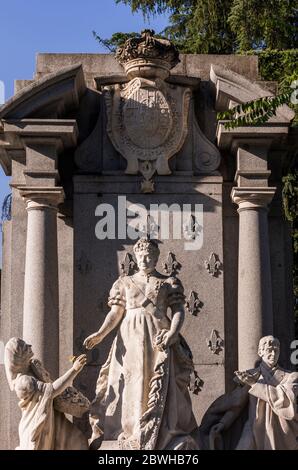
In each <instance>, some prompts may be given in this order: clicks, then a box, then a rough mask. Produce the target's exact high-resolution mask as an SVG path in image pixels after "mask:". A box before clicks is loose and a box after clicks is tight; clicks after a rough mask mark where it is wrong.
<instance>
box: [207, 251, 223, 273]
mask: <svg viewBox="0 0 298 470" xmlns="http://www.w3.org/2000/svg"><path fill="white" fill-rule="evenodd" d="M204 264H205V268H206V269H207V271H208V272H209V274H210V275H211V276H213V277H216V276H218V274H219V272H220V267H221V262H220V261H219V259H218V256H217V255H216V254H215V253H211V255H210V256H209V260H208V261H207V260H206V261H205V263H204Z"/></svg>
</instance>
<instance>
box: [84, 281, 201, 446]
mask: <svg viewBox="0 0 298 470" xmlns="http://www.w3.org/2000/svg"><path fill="white" fill-rule="evenodd" d="M113 305H120V306H122V307H124V308H125V314H124V318H123V320H122V322H121V325H120V327H119V330H118V333H117V336H116V338H115V340H114V342H113V345H112V348H111V350H110V354H109V357H108V359H107V361H106V363H105V364H104V365H103V367H102V368H101V371H100V374H99V378H98V382H97V389H96V393H97V396H96V399H95V400H94V402H93V405H92V409H91V422H92V423H93V432H94V431H95V434H96V429H97V431H98V432H102V431H103V432H104V440H117V439H118V440H120V441H121V442H122V443H123V444H124V446H125V443H126V444H127V448H141V449H166V448H183V446H184V448H190V447H191V446H192V444H190V442H192V439H191V438H190V433H191V432H192V431H194V429H195V428H196V421H195V419H194V416H193V413H192V407H191V401H190V396H189V391H188V385H189V380H190V374H191V372H192V371H193V362H192V356H191V352H190V350H189V348H188V346H187V344H186V343H185V341H184V340H183V338H182V337H181V336H180V338H179V341H178V342H177V343H176V344H175V345H173V346H171V347H170V348H167V350H166V351H162V350H160V349H158V348H157V346H156V345H155V339H156V335H157V334H158V333H159V332H160V331H161V330H168V329H169V328H170V319H169V317H168V316H167V313H168V308H169V307H173V306H175V308H176V307H178V308H179V306H180V307H181V308H183V305H184V295H183V287H182V285H181V283H180V281H179V280H178V279H177V278H174V277H165V276H162V275H161V274H159V273H157V272H155V274H154V275H151V276H148V277H147V278H146V277H142V276H141V275H140V274H139V273H137V274H135V275H133V276H124V277H120V278H119V279H118V280H117V281H116V282H115V284H114V285H113V287H112V289H111V292H110V298H109V306H113ZM186 442H187V444H185V443H186Z"/></svg>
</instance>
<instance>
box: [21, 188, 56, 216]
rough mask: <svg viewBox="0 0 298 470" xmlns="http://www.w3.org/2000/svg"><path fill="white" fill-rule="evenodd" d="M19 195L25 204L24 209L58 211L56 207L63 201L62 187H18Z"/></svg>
mask: <svg viewBox="0 0 298 470" xmlns="http://www.w3.org/2000/svg"><path fill="white" fill-rule="evenodd" d="M18 190H19V191H20V195H21V196H22V198H23V200H24V201H25V202H26V209H27V211H29V210H36V209H53V210H58V205H59V204H61V203H62V202H63V201H64V190H63V188H62V187H30V186H20V185H19V186H18Z"/></svg>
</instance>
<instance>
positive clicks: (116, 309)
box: [84, 305, 125, 349]
mask: <svg viewBox="0 0 298 470" xmlns="http://www.w3.org/2000/svg"><path fill="white" fill-rule="evenodd" d="M124 312H125V308H124V307H122V306H120V305H113V306H112V308H111V310H110V311H109V313H108V314H107V316H106V318H105V321H104V322H103V324H102V326H101V327H100V329H99V330H98V331H97V332H95V333H93V334H92V335H90V336H88V338H86V339H85V341H84V346H85V347H86V348H87V349H92V348H94V346H96V344H98V343H100V342H101V341H102V340H103V339H104V338H105V337H106V336H107V335H108V334H109V333H110V332H111V331H112V330H113V329H114V328H116V326H117V325H118V324H119V323H120V321H121V320H122V318H123V314H124Z"/></svg>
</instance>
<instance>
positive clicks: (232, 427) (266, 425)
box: [200, 336, 298, 450]
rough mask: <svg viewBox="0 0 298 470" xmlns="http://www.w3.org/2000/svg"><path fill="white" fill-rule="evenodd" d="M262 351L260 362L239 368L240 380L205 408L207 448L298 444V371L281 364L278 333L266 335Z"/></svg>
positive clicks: (290, 446)
mask: <svg viewBox="0 0 298 470" xmlns="http://www.w3.org/2000/svg"><path fill="white" fill-rule="evenodd" d="M258 354H259V356H260V358H261V363H260V365H259V366H258V367H256V368H255V369H250V370H247V371H237V372H235V375H236V381H237V382H238V383H239V384H240V386H239V387H237V388H236V389H235V390H234V391H233V392H232V393H230V394H227V395H224V396H221V397H219V398H218V399H217V400H216V401H215V402H214V403H213V404H212V405H211V406H210V408H209V409H208V411H207V412H206V414H205V416H204V418H203V420H202V423H201V426H200V435H201V438H202V443H203V446H204V447H205V448H208V447H209V448H211V449H237V450H297V449H298V439H297V438H298V413H297V395H298V373H297V372H288V371H286V370H284V369H282V368H281V367H280V366H279V365H278V364H277V362H278V358H279V354H280V344H279V340H278V339H277V338H274V337H273V336H265V337H263V338H261V340H260V342H259V350H258Z"/></svg>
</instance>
